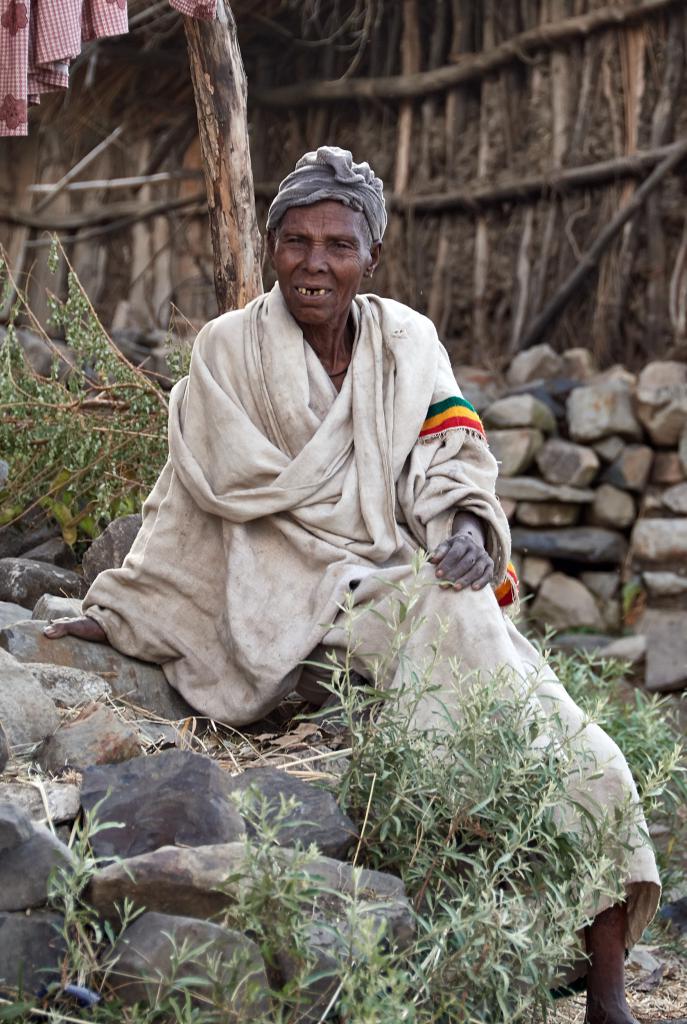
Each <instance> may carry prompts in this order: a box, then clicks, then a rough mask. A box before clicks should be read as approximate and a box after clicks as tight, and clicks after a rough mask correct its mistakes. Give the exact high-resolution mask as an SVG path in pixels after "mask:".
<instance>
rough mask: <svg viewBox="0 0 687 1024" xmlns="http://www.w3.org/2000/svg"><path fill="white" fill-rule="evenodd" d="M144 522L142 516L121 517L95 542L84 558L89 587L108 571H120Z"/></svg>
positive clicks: (84, 570) (85, 576) (114, 520)
mask: <svg viewBox="0 0 687 1024" xmlns="http://www.w3.org/2000/svg"><path fill="white" fill-rule="evenodd" d="M142 522H143V519H142V517H141V516H140V515H131V516H120V518H119V519H113V520H112V522H111V523H110V525H109V526H108V527H107V528H106V529H105V530H104V531H103V533H101V534H100V536H99V537H98V538H96V540H94V541H93V543H92V544H91V546H90V547H89V549H88V551H87V552H86V554H85V555H84V558H83V574H84V578H85V580H86V582H87V583H88V585H89V586H90V585H91V583H93V581H94V579H95V578H96V576H98V575H99V574H100V573H101V572H104V571H105V570H106V569H119V567H120V566H121V564H122V562H123V561H124V559H125V558H126V556H127V555H128V554H129V551H130V549H131V545H132V544H133V542H134V541H135V540H136V536H137V534H138V531H139V530H140V529H141V523H142Z"/></svg>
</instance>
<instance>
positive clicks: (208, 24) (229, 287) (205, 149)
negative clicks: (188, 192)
mask: <svg viewBox="0 0 687 1024" xmlns="http://www.w3.org/2000/svg"><path fill="white" fill-rule="evenodd" d="M184 29H185V31H186V42H187V45H188V54H189V60H190V64H191V77H192V79H193V91H194V94H195V100H196V109H197V112H198V130H199V134H200V148H201V153H202V155H203V172H204V174H205V187H206V190H207V198H208V210H209V213H210V233H211V237H212V251H213V259H214V277H215V293H216V295H217V308H218V310H219V312H220V313H223V312H225V311H226V310H228V309H240V308H241V307H243V306H245V305H246V303H247V302H250V300H251V299H254V298H255V297H256V296H257V295H259V294H260V293H261V292H262V290H263V288H262V274H261V271H260V268H261V254H262V242H261V239H260V232H259V231H258V222H257V217H256V214H255V194H254V190H253V173H252V170H251V160H250V148H249V144H248V118H247V114H246V92H247V90H246V75H245V72H244V70H243V62H242V60H241V52H240V50H239V44H238V39H237V35H236V22H235V21H234V16H233V14H232V12H231V7H230V6H229V3H228V0H218V3H217V18H216V20H215V21H202V20H201V19H199V18H191V17H185V18H184Z"/></svg>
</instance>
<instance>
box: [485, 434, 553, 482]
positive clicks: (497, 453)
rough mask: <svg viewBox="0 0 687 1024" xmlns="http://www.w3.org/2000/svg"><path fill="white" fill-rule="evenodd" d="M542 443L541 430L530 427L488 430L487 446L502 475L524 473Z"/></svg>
mask: <svg viewBox="0 0 687 1024" xmlns="http://www.w3.org/2000/svg"><path fill="white" fill-rule="evenodd" d="M543 443H544V435H543V434H542V432H541V430H533V429H532V428H531V427H520V428H516V429H514V430H490V431H489V447H490V448H491V453H492V455H493V456H494V458H495V459H496V461H497V462H498V464H499V473H500V474H501V475H502V476H517V475H518V473H524V472H525V471H526V470H527V469H528V468H529V466H531V465H532V462H533V460H534V456H535V455H536V454H537V452H538V451H539V449H540V448H541V446H542V445H543Z"/></svg>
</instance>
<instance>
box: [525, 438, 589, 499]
mask: <svg viewBox="0 0 687 1024" xmlns="http://www.w3.org/2000/svg"><path fill="white" fill-rule="evenodd" d="M600 465H601V463H600V462H599V457H598V455H597V454H596V452H595V451H594V450H593V449H592V448H587V447H586V446H585V445H581V444H573V442H572V441H564V440H563V439H562V438H558V437H552V438H550V439H549V440H548V441H546V443H545V444H544V446H543V447H542V448H541V450H540V451H539V452H537V466H538V468H539V472H540V473H541V474H542V476H543V477H544V479H545V480H546V481H547V482H548V483H550V484H554V485H556V486H560V485H561V484H564V485H566V486H570V487H587V486H588V485H589V484H590V483H591V482H592V480H593V479H594V477H595V476H596V474H597V472H598V470H599V466H600Z"/></svg>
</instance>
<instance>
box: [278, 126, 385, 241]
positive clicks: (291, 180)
mask: <svg viewBox="0 0 687 1024" xmlns="http://www.w3.org/2000/svg"><path fill="white" fill-rule="evenodd" d="M383 188H384V184H383V182H382V180H381V178H378V177H377V176H376V175H375V172H374V171H373V170H372V168H371V167H370V165H369V164H367V163H363V164H355V163H353V156H352V154H351V152H350V150H348V149H339V147H338V146H320V148H319V149H318V150H317V152H312V153H306V154H305V156H302V157H301V158H300V160H299V161H298V163H297V164H296V167H295V170H293V171H292V172H291V174H288V175H287V176H286V177H285V178H284V180H283V181H282V183H281V185H280V186H279V191H278V192H277V195H276V196H275V198H274V200H273V201H272V205H271V206H270V210H269V213H268V215H267V230H268V231H269V230H271V229H272V228H276V227H277V225H278V224H279V222H280V221H281V219H282V217H283V216H284V214H285V213H286V211H287V210H288V209H289V208H290V207H291V206H310V205H311V204H312V203H319V202H321V201H322V200H323V199H334V200H336V202H338V203H343V204H344V206H350V208H351V209H352V210H360V211H361V212H362V213H363V214H364V215H365V219H366V221H367V223H368V225H369V228H370V233H371V235H372V241H373V242H379V241H380V240H381V238H382V235H383V234H384V230H385V228H386V208H385V205H384V192H383Z"/></svg>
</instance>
